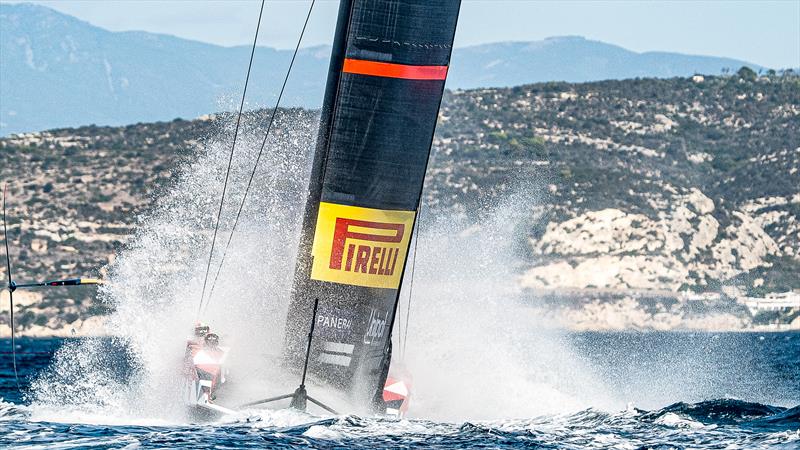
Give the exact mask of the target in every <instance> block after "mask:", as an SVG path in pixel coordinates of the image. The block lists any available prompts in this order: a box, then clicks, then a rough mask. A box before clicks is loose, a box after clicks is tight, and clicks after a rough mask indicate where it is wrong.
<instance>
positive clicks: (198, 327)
mask: <svg viewBox="0 0 800 450" xmlns="http://www.w3.org/2000/svg"><path fill="white" fill-rule="evenodd" d="M209 331H211V328H210V327H209V326H208V325H206V324H204V323H202V322H197V323H196V324H195V325H194V335H195V336H196V337H203V336H205V335H207V334H208V332H209Z"/></svg>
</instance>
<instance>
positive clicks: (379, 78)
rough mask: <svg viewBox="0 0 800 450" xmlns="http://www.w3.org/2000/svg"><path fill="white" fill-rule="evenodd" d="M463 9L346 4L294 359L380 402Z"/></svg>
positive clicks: (308, 223)
mask: <svg viewBox="0 0 800 450" xmlns="http://www.w3.org/2000/svg"><path fill="white" fill-rule="evenodd" d="M459 7H460V0H342V2H341V4H340V7H339V19H338V23H337V29H336V37H335V40H334V46H333V53H332V57H331V63H330V70H329V74H328V83H327V88H326V92H325V99H324V102H323V110H322V119H321V124H320V132H319V137H318V141H317V148H316V153H315V156H314V162H313V168H312V174H311V183H310V194H309V199H308V202H307V204H306V210H305V216H304V220H303V236H302V238H301V243H300V248H299V253H298V261H297V267H296V271H295V280H294V288H293V293H292V299H291V303H290V306H289V316H288V323H287V339H286V355H287V358H288V361H289V362H290V363H291V364H293V365H295V366H297V365H298V364H299V363H300V362H301V361H302V358H303V355H304V350H305V339H306V334H307V327H308V324H309V322H310V316H311V311H312V304H313V302H314V299H315V298H318V299H319V301H320V304H319V312H318V315H317V322H316V330H315V336H314V346H313V348H312V353H311V359H310V361H311V363H310V366H309V372H310V373H312V374H314V375H315V376H316V377H317V378H318V379H322V380H324V381H325V382H327V383H329V384H330V385H332V386H334V387H336V388H337V389H340V390H342V391H345V392H347V393H348V394H350V395H351V396H352V397H353V398H354V399H355V400H358V401H368V400H371V399H372V398H373V397H374V396H375V395H377V393H379V392H380V391H381V389H382V387H383V386H382V384H383V382H384V381H385V378H386V371H387V370H388V361H389V358H390V354H391V328H392V324H393V322H394V316H395V312H396V308H397V300H398V296H399V291H400V285H401V283H402V279H403V272H404V269H405V263H406V256H407V255H408V250H409V244H410V242H411V234H412V230H413V229H414V223H415V220H416V217H417V210H418V208H419V201H420V195H421V192H422V185H423V180H424V178H425V170H426V167H427V163H428V156H429V153H430V148H431V142H432V140H433V133H434V129H435V127H436V119H437V116H438V111H439V105H440V103H441V99H442V94H443V91H444V84H445V78H446V75H447V69H448V65H449V62H450V54H451V50H452V45H453V37H454V35H455V29H456V21H457V17H458V11H459Z"/></svg>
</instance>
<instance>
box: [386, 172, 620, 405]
mask: <svg viewBox="0 0 800 450" xmlns="http://www.w3.org/2000/svg"><path fill="white" fill-rule="evenodd" d="M518 184H519V186H518V187H517V188H516V190H515V192H516V194H513V195H509V196H508V197H507V198H505V199H504V201H503V202H502V203H500V204H498V205H493V206H489V207H487V208H485V210H484V211H482V212H481V213H480V217H481V219H480V221H479V223H478V224H475V223H474V220H468V219H462V220H458V219H453V218H452V217H447V218H445V217H441V218H436V219H434V220H431V221H430V222H423V226H422V228H421V233H420V236H421V237H420V242H419V244H418V246H417V257H416V269H415V270H414V272H413V273H414V280H413V299H412V303H411V308H412V310H411V314H410V328H409V336H408V343H407V351H406V358H405V364H406V365H407V367H408V369H409V371H410V372H411V374H412V376H413V378H414V387H413V390H412V392H413V394H412V395H413V397H412V401H411V403H410V404H411V407H410V413H411V414H413V415H414V416H415V417H419V416H421V417H426V418H433V419H442V420H475V419H490V418H498V417H536V416H539V415H544V414H555V413H565V412H573V411H578V410H580V409H583V408H586V407H589V406H595V407H598V406H599V407H604V406H605V407H609V408H613V407H614V406H616V403H617V402H614V401H612V399H611V397H610V396H609V394H608V393H607V392H605V390H604V389H603V388H602V385H601V383H598V382H597V381H596V380H595V378H594V376H593V373H592V369H591V366H590V365H589V364H588V363H586V362H584V361H582V360H580V359H579V358H578V357H577V356H576V355H575V352H574V351H573V350H572V349H571V348H570V347H569V344H568V343H567V342H566V336H565V334H564V333H563V332H562V331H560V330H558V329H555V328H553V325H552V324H549V323H547V322H546V321H545V320H543V319H542V318H540V317H537V316H535V310H534V309H532V308H531V307H530V306H529V305H526V304H525V302H524V301H523V300H522V295H521V294H522V293H521V291H520V289H519V288H518V283H517V282H516V277H517V275H516V273H515V268H516V267H517V266H518V265H519V264H520V263H521V261H520V260H519V258H518V257H517V256H516V255H518V254H519V252H518V251H517V249H518V248H519V246H520V245H526V242H524V236H523V235H521V233H520V230H519V225H520V224H521V223H523V221H525V220H526V219H528V218H529V216H530V214H531V211H532V206H534V205H535V204H536V202H537V200H538V199H537V195H536V193H537V192H538V191H539V190H538V185H537V183H536V182H535V180H533V181H531V180H525V181H523V182H521V183H518ZM423 214H425V212H424V210H423ZM521 241H522V242H521ZM409 261H414V258H413V257H412V258H409ZM409 270H410V269H409ZM407 273H410V272H407ZM408 289H409V284H408V283H407V284H406V286H404V290H405V291H406V292H403V294H402V295H401V298H402V299H403V301H402V302H401V305H400V308H399V312H398V314H400V315H401V316H400V321H401V322H396V327H395V347H394V348H395V349H398V347H399V346H398V345H397V343H398V341H399V339H398V338H399V337H400V336H401V335H402V332H403V331H402V326H397V325H398V324H402V321H403V320H404V319H405V317H404V314H406V311H407V308H408V303H407V299H408V295H409V293H408V292H407V291H408ZM395 355H396V356H397V357H399V358H398V359H402V355H401V354H399V353H395Z"/></svg>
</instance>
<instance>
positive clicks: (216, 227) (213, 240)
mask: <svg viewBox="0 0 800 450" xmlns="http://www.w3.org/2000/svg"><path fill="white" fill-rule="evenodd" d="M263 13H264V0H261V9H260V10H259V11H258V24H256V34H255V36H254V37H253V48H252V49H251V50H250V63H249V64H248V65H247V76H246V77H245V79H244V89H243V90H242V101H241V103H240V104H239V115H238V116H236V129H235V130H234V132H233V143H232V144H231V153H230V155H229V156H228V168H227V169H226V171H225V181H224V182H223V184H222V198H221V199H220V200H219V210H218V211H217V223H216V224H215V225H214V236H213V237H212V238H211V252H210V253H209V255H208V264H207V265H206V275H205V278H203V292H202V293H201V294H200V305H199V306H198V307H197V316H198V318H199V316H200V311H201V310H202V308H203V301H204V299H205V296H206V284H207V283H208V273H209V271H210V270H211V260H212V259H213V257H214V245H215V244H216V242H217V232H218V231H219V222H220V218H221V217H222V207H223V205H224V204H225V192H226V191H227V189H228V177H229V176H230V174H231V164H232V163H233V151H234V149H235V148H236V138H237V137H238V135H239V124H240V123H241V120H242V110H243V109H244V99H245V96H246V95H247V85H248V83H249V82H250V69H252V67H253V55H255V53H256V43H257V42H258V30H259V29H260V28H261V15H262V14H263Z"/></svg>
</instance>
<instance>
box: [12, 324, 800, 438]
mask: <svg viewBox="0 0 800 450" xmlns="http://www.w3.org/2000/svg"><path fill="white" fill-rule="evenodd" d="M103 340H104V341H106V342H103V343H99V344H97V345H104V346H105V347H106V348H107V349H108V350H109V351H110V352H111V353H113V354H114V355H115V356H114V357H112V358H109V359H108V360H107V361H106V363H107V364H109V367H110V368H111V369H113V370H110V371H107V372H106V373H108V374H110V373H113V375H111V376H113V377H114V379H113V380H107V381H108V382H109V383H111V382H115V383H119V384H124V383H125V382H126V380H127V379H128V378H129V377H130V375H131V374H130V373H129V371H130V370H132V366H133V364H132V362H131V361H130V360H129V359H128V358H130V357H131V356H130V354H128V353H127V352H126V351H125V350H124V348H121V347H120V346H119V343H114V342H112V341H113V340H109V339H107V338H105V339H103ZM567 340H568V345H569V348H570V349H572V350H574V352H575V355H576V357H578V358H581V359H585V361H586V362H587V364H591V365H592V367H594V368H595V369H596V371H597V374H599V377H598V378H597V379H596V382H598V383H602V384H603V385H605V386H606V387H607V388H608V390H609V391H612V392H613V393H614V396H616V397H617V398H618V400H619V403H618V404H617V407H613V406H612V407H606V408H598V407H591V406H589V407H584V408H577V409H574V410H571V411H568V410H565V411H563V412H560V413H552V414H542V415H540V414H537V411H539V410H540V407H539V406H538V405H536V404H533V403H532V404H530V405H529V408H528V409H529V411H530V414H528V415H527V416H526V415H524V414H523V411H522V410H521V409H516V411H515V413H516V414H514V415H511V414H504V411H503V410H502V408H498V407H496V406H491V410H487V411H485V414H480V416H482V418H480V419H474V418H471V417H469V416H468V415H467V416H464V417H461V418H458V419H456V418H455V417H454V418H452V419H450V420H436V419H431V418H429V417H426V416H425V414H424V411H420V415H419V416H411V417H408V418H405V419H403V420H389V419H384V418H379V417H369V416H355V415H341V416H331V415H327V414H320V413H318V412H312V413H310V414H304V413H299V412H293V411H290V410H267V409H247V410H244V411H241V412H240V413H237V414H236V415H235V416H231V417H223V418H221V419H219V420H218V421H216V422H213V423H202V424H199V423H190V422H176V421H171V420H169V419H164V418H158V417H147V416H142V415H140V414H139V413H138V411H136V410H135V408H134V409H132V410H124V409H119V410H116V411H113V410H109V409H108V408H106V407H105V406H103V405H95V406H94V407H87V405H85V404H84V405H83V406H80V405H81V403H82V401H81V399H75V400H76V402H75V403H76V406H75V407H69V406H67V405H65V406H63V407H61V408H55V409H51V408H48V407H47V406H45V405H37V404H35V403H34V404H32V403H31V402H30V400H26V399H29V398H30V395H31V391H30V389H31V385H30V383H31V381H32V380H34V379H35V378H36V375H37V373H41V372H42V371H46V370H47V368H48V367H49V365H50V363H51V359H52V357H53V354H54V353H55V352H57V351H58V349H59V348H61V347H63V346H65V345H70V343H73V344H74V341H70V340H61V339H24V338H23V339H20V340H18V348H17V351H18V353H19V355H18V356H19V359H18V363H19V368H20V373H19V375H20V378H21V379H20V381H21V391H18V390H17V389H16V386H15V383H14V378H13V372H12V368H11V360H10V355H9V354H8V353H7V352H8V351H9V350H10V342H9V340H8V339H5V340H0V349H2V352H3V353H2V355H0V356H2V358H0V397H2V398H3V399H4V400H3V401H2V402H0V448H12V447H13V448H174V447H184V448H246V447H250V448H575V449H578V448H664V449H667V448H767V447H769V448H785V449H796V448H800V365H798V363H797V362H798V361H800V333H797V332H794V333H788V332H787V333H767V334H763V333H663V332H658V333H629V332H622V333H621V332H593V333H570V334H568V335H567ZM112 350H113V351H112ZM698 355H706V357H707V358H708V361H709V362H713V364H714V367H713V368H709V367H706V366H705V363H704V362H703V359H704V358H700V357H698ZM531 357H532V358H533V357H535V355H531ZM452 375H453V376H459V377H465V376H469V375H468V374H452ZM563 375H564V377H570V376H572V375H571V374H563ZM472 383H473V384H474V386H475V388H474V390H469V389H467V390H464V391H463V392H461V393H460V394H459V395H454V396H450V395H447V396H445V397H444V398H440V399H431V398H423V399H422V401H425V402H432V401H434V400H435V401H436V402H437V403H438V402H441V403H443V404H450V405H451V407H452V410H454V411H457V410H459V409H460V407H461V405H460V404H461V403H463V402H467V403H468V402H470V401H471V400H470V397H471V396H473V395H475V390H479V389H483V390H489V391H497V392H504V391H505V389H497V388H495V387H492V386H486V385H485V384H483V382H482V381H481V380H480V379H478V378H476V379H473V380H472ZM112 384H113V383H112ZM556 386H557V383H556ZM586 391H587V392H592V391H594V389H592V387H589V386H587V387H586ZM541 394H542V395H543V396H546V395H550V394H549V393H548V391H547V390H543V391H542V392H541ZM577 395H579V394H577ZM497 400H498V401H497V403H498V404H499V403H502V401H503V400H504V399H502V398H500V399H497ZM505 400H507V401H509V402H511V403H513V402H514V401H515V399H505ZM412 401H413V399H412ZM534 401H535V400H534ZM640 402H641V403H640ZM659 403H661V404H660V405H659ZM493 405H494V404H493ZM653 405H656V406H653ZM487 408H489V407H488V406H487ZM517 408H518V407H517ZM492 416H494V417H492Z"/></svg>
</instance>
